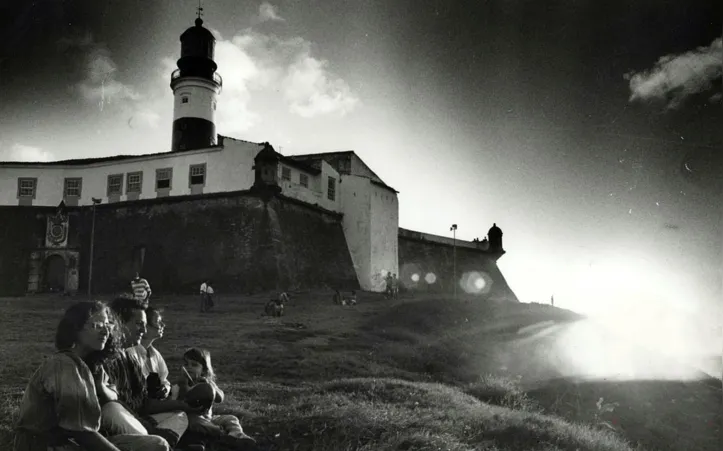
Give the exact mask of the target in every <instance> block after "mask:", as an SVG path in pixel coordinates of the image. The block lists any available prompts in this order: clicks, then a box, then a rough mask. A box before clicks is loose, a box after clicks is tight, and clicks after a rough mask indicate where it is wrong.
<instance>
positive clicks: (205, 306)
mask: <svg viewBox="0 0 723 451" xmlns="http://www.w3.org/2000/svg"><path fill="white" fill-rule="evenodd" d="M213 305H214V304H213V287H212V286H211V281H210V280H208V279H206V280H204V281H203V283H202V284H201V313H205V312H207V311H209V310H211V308H212V307H213Z"/></svg>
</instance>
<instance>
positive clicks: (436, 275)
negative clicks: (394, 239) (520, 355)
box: [399, 235, 518, 302]
mask: <svg viewBox="0 0 723 451" xmlns="http://www.w3.org/2000/svg"><path fill="white" fill-rule="evenodd" d="M454 253H455V249H454V248H453V246H451V245H448V244H444V243H436V242H432V241H424V240H418V239H413V238H409V237H406V236H402V235H400V236H399V277H400V279H401V280H402V283H403V285H404V286H405V287H406V288H407V289H409V290H412V291H420V292H430V293H452V292H453V291H454V272H455V271H454ZM456 254H457V256H456V261H457V265H456V266H457V270H456V273H457V274H456V275H457V280H458V281H461V282H462V283H461V285H457V292H458V293H463V292H465V291H467V292H469V293H471V294H479V295H480V296H483V297H486V298H490V299H497V300H508V301H513V302H518V299H517V296H516V295H515V294H514V292H513V291H512V289H511V288H510V287H509V285H508V284H507V280H505V277H504V275H502V272H501V271H500V269H499V268H498V267H497V261H496V255H494V254H492V253H489V252H485V251H484V250H481V249H471V248H467V247H459V246H458V247H457V248H456ZM415 274H416V277H414V278H413V276H414V275H415ZM430 274H431V275H432V276H429V275H430ZM465 276H466V277H465ZM417 278H418V281H416V282H415V281H414V279H417ZM427 278H428V280H433V283H429V282H428V280H426V279H427ZM478 278H482V279H483V280H484V286H480V285H481V284H480V285H475V281H476V279H478ZM463 287H466V290H465V289H464V288H463Z"/></svg>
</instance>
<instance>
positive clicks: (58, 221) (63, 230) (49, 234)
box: [45, 210, 68, 248]
mask: <svg viewBox="0 0 723 451" xmlns="http://www.w3.org/2000/svg"><path fill="white" fill-rule="evenodd" d="M46 229H47V231H46V234H45V245H46V247H52V248H58V247H65V246H66V245H67V244H68V215H67V214H64V213H63V212H62V211H61V210H58V212H57V213H56V214H55V215H53V216H48V219H47V227H46Z"/></svg>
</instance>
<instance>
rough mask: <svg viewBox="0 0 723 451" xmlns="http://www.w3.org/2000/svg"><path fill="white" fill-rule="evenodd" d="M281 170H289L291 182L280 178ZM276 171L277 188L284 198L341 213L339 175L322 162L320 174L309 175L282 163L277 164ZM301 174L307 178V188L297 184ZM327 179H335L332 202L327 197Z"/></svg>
mask: <svg viewBox="0 0 723 451" xmlns="http://www.w3.org/2000/svg"><path fill="white" fill-rule="evenodd" d="M324 165H326V166H324ZM283 168H288V169H289V171H290V172H291V180H284V179H282V178H281V177H282V176H281V174H282V172H283ZM278 171H279V173H278V177H279V186H280V187H281V191H282V193H283V194H284V195H285V196H288V197H292V198H294V199H298V200H301V201H304V202H307V203H310V204H312V205H314V204H316V205H318V206H319V207H322V208H325V209H327V210H331V211H336V212H341V204H342V201H341V198H340V192H339V190H340V188H339V173H338V172H336V171H335V170H334V168H332V167H331V166H329V165H328V164H326V163H325V162H322V167H321V174H311V173H308V172H306V171H302V170H300V169H298V168H296V167H294V166H291V165H288V164H284V163H283V162H279V168H278ZM302 173H303V174H306V175H307V176H308V177H309V186H308V188H307V187H304V186H302V185H301V184H300V182H299V176H300V175H301V174H302ZM327 177H334V178H335V179H336V196H335V198H334V200H329V197H328V196H327V194H328V189H327V188H328V183H327Z"/></svg>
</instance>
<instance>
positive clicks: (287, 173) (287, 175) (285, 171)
mask: <svg viewBox="0 0 723 451" xmlns="http://www.w3.org/2000/svg"><path fill="white" fill-rule="evenodd" d="M281 180H289V181H290V180H291V169H289V168H287V167H286V166H281Z"/></svg>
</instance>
